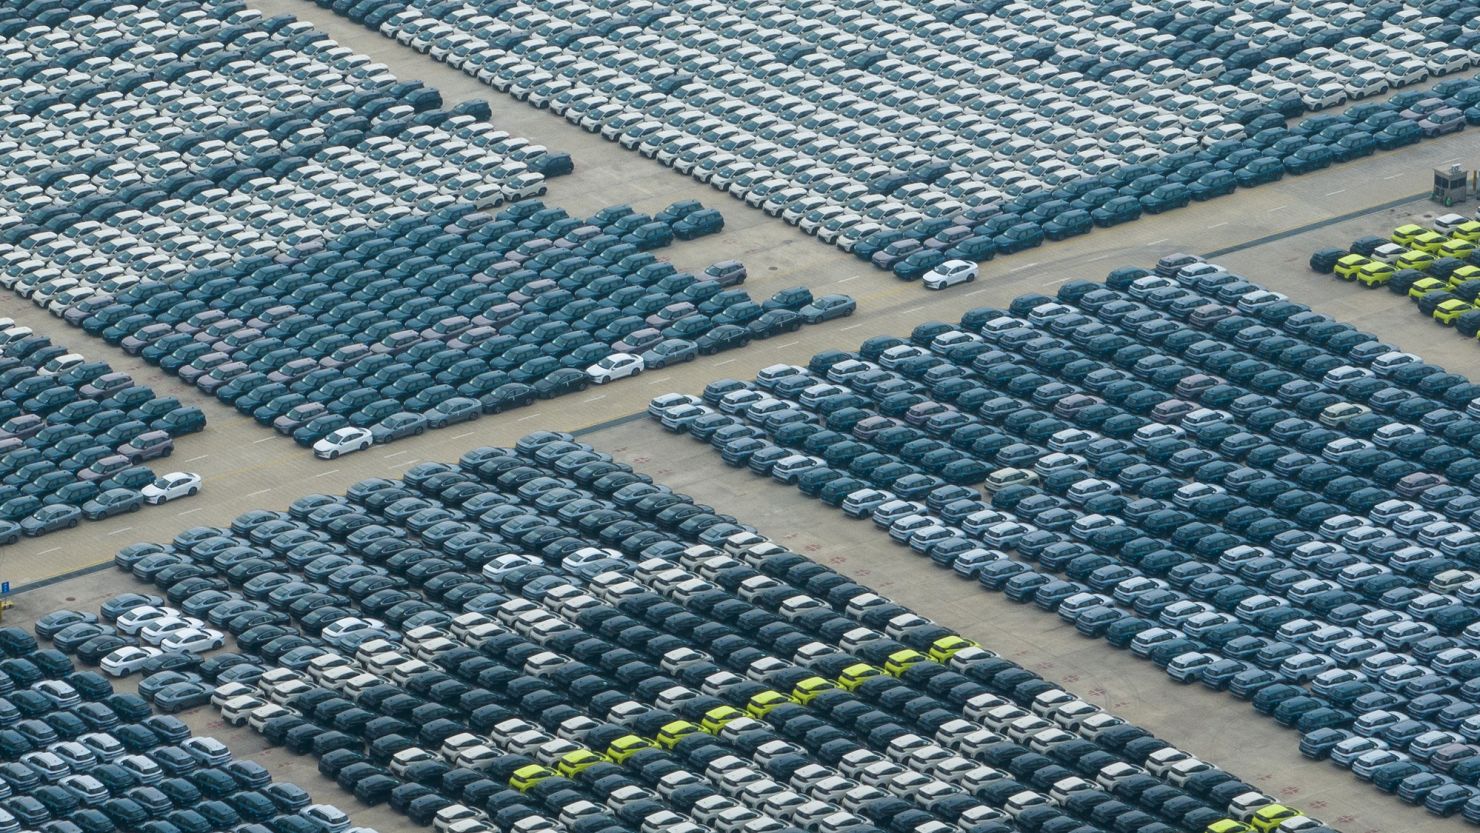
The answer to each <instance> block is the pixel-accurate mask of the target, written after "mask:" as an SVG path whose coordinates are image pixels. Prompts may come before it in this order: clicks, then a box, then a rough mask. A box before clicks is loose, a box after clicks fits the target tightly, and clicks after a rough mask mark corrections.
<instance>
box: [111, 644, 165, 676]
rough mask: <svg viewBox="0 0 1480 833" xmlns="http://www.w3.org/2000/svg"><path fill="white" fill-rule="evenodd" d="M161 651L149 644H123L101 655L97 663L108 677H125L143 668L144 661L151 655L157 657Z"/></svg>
mask: <svg viewBox="0 0 1480 833" xmlns="http://www.w3.org/2000/svg"><path fill="white" fill-rule="evenodd" d="M162 653H164V651H161V650H160V649H158V648H155V647H153V646H150V645H125V646H124V647H122V648H119V649H118V650H116V651H114V652H112V653H111V654H109V655H107V656H106V657H103V661H102V662H100V663H98V666H99V667H100V668H102V669H103V673H105V674H107V675H108V676H110V677H127V676H128V675H129V674H132V673H134V672H135V671H138V670H139V669H140V668H143V667H144V663H146V662H148V661H149V660H150V659H151V658H152V657H157V656H159V655H160V654H162Z"/></svg>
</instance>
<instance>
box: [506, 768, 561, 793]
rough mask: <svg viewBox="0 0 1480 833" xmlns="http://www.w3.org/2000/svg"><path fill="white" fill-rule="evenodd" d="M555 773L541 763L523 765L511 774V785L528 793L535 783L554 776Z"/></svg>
mask: <svg viewBox="0 0 1480 833" xmlns="http://www.w3.org/2000/svg"><path fill="white" fill-rule="evenodd" d="M554 774H555V773H553V772H551V771H550V770H548V769H545V768H544V767H542V766H540V765H539V764H530V765H529V766H522V767H519V768H518V769H516V770H514V774H513V775H510V776H509V786H510V787H513V788H514V789H516V790H518V791H519V792H522V793H527V792H529V791H530V789H532V788H533V787H534V785H535V784H538V783H539V782H541V781H543V780H545V779H546V778H549V777H551V776H553V775H554Z"/></svg>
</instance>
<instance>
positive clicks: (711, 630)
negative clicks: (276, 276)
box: [117, 432, 1329, 833]
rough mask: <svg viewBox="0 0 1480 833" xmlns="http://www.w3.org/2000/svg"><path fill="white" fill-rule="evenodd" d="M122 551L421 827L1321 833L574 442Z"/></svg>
mask: <svg viewBox="0 0 1480 833" xmlns="http://www.w3.org/2000/svg"><path fill="white" fill-rule="evenodd" d="M696 538H697V539H699V540H701V541H708V542H709V543H708V544H694V543H693V542H694V541H695V539H696ZM248 551H250V552H251V553H252V555H250V556H248V555H247V552H248ZM164 562H169V563H168V565H167V566H165V567H163V568H162V569H163V570H165V571H169V570H173V571H175V572H173V573H166V572H156V570H159V569H161V568H160V567H159V565H160V564H162V563H164ZM117 563H118V564H119V566H120V567H122V568H123V569H126V570H129V571H131V572H133V573H134V574H135V575H136V576H141V577H145V578H146V579H147V578H149V577H151V576H152V579H153V581H154V582H155V584H156V585H157V586H159V587H160V588H162V589H163V590H164V592H165V595H166V596H167V597H168V599H169V600H170V602H171V603H172V604H176V605H178V606H179V608H180V609H181V610H182V611H183V612H185V613H187V614H189V615H204V616H205V617H206V618H207V619H208V620H209V621H211V622H215V623H221V624H222V626H223V627H224V628H226V629H228V630H231V631H232V632H233V633H235V635H236V643H235V646H236V648H237V649H238V651H239V652H240V653H224V654H219V655H217V656H213V657H211V658H209V659H207V660H205V662H204V663H203V664H202V666H201V668H200V671H201V673H202V675H203V676H204V677H206V678H207V679H212V680H215V681H221V680H222V678H223V676H225V675H227V674H232V673H233V672H234V671H235V669H239V668H240V669H247V673H246V674H245V675H243V676H241V677H234V678H233V679H231V680H229V681H228V682H226V684H224V685H221V686H220V687H219V688H218V689H217V691H216V699H217V702H218V705H219V707H220V708H221V711H222V715H223V718H224V719H226V720H227V721H229V722H232V723H238V724H241V723H245V724H247V725H251V726H252V727H253V728H255V729H257V730H259V731H261V732H262V733H263V735H264V737H266V738H267V739H268V740H269V741H270V742H272V743H276V744H281V745H284V746H286V747H288V748H289V749H292V750H294V751H298V752H311V753H313V754H316V755H317V756H318V757H319V766H320V770H321V771H323V772H325V774H327V775H329V776H330V777H333V778H335V779H336V780H337V781H338V782H339V783H340V784H341V786H343V787H345V788H346V789H349V790H351V791H352V792H354V794H355V795H356V796H357V797H358V798H359V799H360V800H361V801H364V802H367V803H379V802H382V801H386V802H389V803H390V804H391V806H392V807H393V808H395V809H397V810H400V811H403V812H405V813H407V814H408V815H409V816H410V817H411V818H412V819H413V821H415V822H417V823H422V824H433V825H435V826H436V827H437V829H439V830H455V831H459V832H460V833H477V831H484V830H488V829H491V828H493V827H496V828H498V829H500V830H514V829H527V828H542V827H548V826H550V825H551V824H552V823H553V824H561V825H564V826H566V827H580V828H582V829H589V830H614V831H615V830H633V831H636V830H678V829H680V828H682V829H685V830H700V829H705V828H709V829H717V830H724V831H734V832H735V833H738V831H742V830H757V831H764V830H778V831H779V830H795V829H804V830H808V831H814V833H816V832H817V831H824V830H827V831H831V830H840V831H841V830H855V831H857V833H866V831H868V830H875V829H878V830H886V829H887V830H891V831H900V833H907V831H914V830H924V829H926V828H929V829H930V830H937V831H946V830H949V829H952V828H959V829H961V830H973V831H1007V830H1010V829H1016V828H1015V827H1014V825H1016V826H1017V827H1031V829H1053V830H1057V829H1060V828H1062V829H1064V830H1069V829H1076V830H1077V829H1084V828H1085V827H1086V826H1088V827H1087V829H1091V830H1093V829H1105V830H1111V829H1113V830H1118V831H1125V833H1130V831H1156V830H1173V829H1198V830H1202V829H1204V828H1206V827H1208V826H1209V825H1217V827H1216V828H1215V829H1217V830H1220V831H1221V830H1236V829H1242V828H1240V827H1238V826H1237V823H1236V822H1235V821H1234V820H1233V819H1229V818H1225V817H1226V816H1228V815H1229V814H1230V813H1233V812H1237V813H1239V814H1240V815H1241V816H1242V817H1245V818H1248V819H1249V820H1250V823H1251V824H1254V825H1257V829H1259V830H1262V831H1266V830H1276V829H1281V830H1298V829H1308V830H1317V831H1319V830H1328V829H1329V828H1325V827H1323V826H1320V825H1319V824H1318V823H1316V822H1313V821H1311V820H1308V819H1306V820H1303V821H1302V820H1300V819H1299V818H1297V817H1298V813H1297V812H1296V811H1294V810H1291V809H1289V808H1283V807H1278V808H1277V807H1274V805H1273V804H1272V800H1259V799H1258V798H1257V796H1256V795H1249V794H1250V793H1255V792H1256V791H1254V790H1253V788H1252V787H1250V786H1249V785H1247V784H1245V783H1243V782H1240V781H1238V780H1237V779H1235V778H1233V777H1232V776H1230V775H1229V774H1227V773H1225V772H1222V771H1221V770H1217V769H1216V768H1215V767H1211V766H1209V765H1206V764H1204V765H1203V766H1202V767H1201V768H1200V769H1199V770H1198V771H1197V772H1196V773H1194V774H1191V775H1190V776H1189V777H1188V779H1187V780H1185V781H1184V782H1183V786H1182V787H1176V788H1172V791H1171V792H1167V790H1165V789H1160V788H1161V787H1166V786H1168V785H1167V784H1165V783H1163V782H1162V780H1161V779H1159V778H1158V777H1156V776H1153V775H1151V774H1149V773H1148V772H1147V770H1146V769H1145V768H1143V767H1142V766H1140V764H1141V763H1146V762H1148V760H1149V758H1150V756H1152V755H1153V754H1154V753H1156V752H1157V751H1158V750H1163V749H1167V748H1168V747H1167V745H1166V743H1165V742H1164V741H1160V740H1157V739H1155V738H1152V737H1150V736H1149V735H1147V734H1146V733H1145V732H1144V731H1143V730H1141V729H1138V728H1136V727H1132V726H1130V725H1128V724H1125V723H1124V722H1123V721H1121V720H1120V719H1119V718H1115V717H1113V716H1111V715H1108V714H1104V713H1098V710H1096V709H1094V708H1093V707H1090V706H1088V704H1085V703H1082V702H1081V701H1078V700H1077V699H1076V698H1073V697H1072V696H1069V695H1066V694H1064V693H1063V692H1062V690H1061V689H1059V688H1058V687H1057V686H1055V685H1053V684H1052V683H1048V682H1045V681H1043V680H1042V679H1041V678H1039V677H1037V675H1034V674H1032V673H1031V672H1028V671H1026V670H1024V669H1021V668H1019V667H1017V666H1016V665H1015V664H1013V663H1011V662H1008V661H1006V660H1002V659H1000V658H997V657H996V656H995V655H993V654H992V653H991V652H989V651H986V650H984V649H981V648H979V647H977V646H975V644H974V643H972V642H970V641H969V640H966V639H963V638H962V637H960V636H958V635H956V634H954V633H952V632H950V631H949V630H947V629H945V628H942V627H939V626H937V625H934V624H933V623H930V622H929V621H928V620H926V619H923V618H922V617H919V616H916V615H914V614H912V613H910V612H909V611H907V610H906V609H904V608H902V607H901V606H899V605H897V604H894V603H892V602H889V601H888V600H886V599H883V598H882V597H879V596H878V595H876V594H873V593H871V592H869V591H868V590H867V588H864V587H862V586H861V585H858V584H856V583H853V582H851V581H849V580H848V579H846V578H845V577H843V576H841V575H838V574H837V573H835V572H833V571H832V570H829V569H828V568H826V567H823V566H822V565H820V564H817V563H815V562H813V561H811V560H809V559H807V558H804V557H802V556H800V555H797V554H795V553H790V552H786V551H785V550H783V549H782V548H780V547H778V546H775V545H774V544H772V543H770V542H768V541H766V540H765V539H764V538H762V537H760V536H757V535H755V534H754V533H752V532H749V531H747V529H746V528H745V527H744V526H743V525H740V524H738V523H737V522H735V521H734V519H732V518H729V517H728V516H724V515H721V514H719V513H718V512H716V511H715V510H712V509H710V508H709V507H705V506H700V505H696V504H694V503H693V502H692V500H691V499H690V498H688V497H686V496H684V495H681V494H677V493H675V492H673V491H672V490H671V489H668V488H667V487H664V486H662V485H660V484H655V483H652V482H651V481H650V479H649V478H647V477H646V476H644V475H641V474H639V473H636V472H633V471H632V470H631V469H630V468H629V467H627V466H625V465H623V464H620V463H617V462H615V461H613V460H612V459H611V457H610V456H609V455H606V454H603V453H601V452H597V451H595V450H593V449H591V448H590V447H589V446H586V445H583V444H580V443H577V442H574V441H573V440H572V439H571V438H570V436H569V435H561V434H552V433H549V432H539V433H536V434H532V435H529V436H527V437H525V438H524V439H522V440H520V442H519V443H518V444H517V445H516V447H515V448H513V449H498V448H480V449H475V450H473V451H471V452H469V453H468V454H466V455H464V457H463V458H462V459H461V461H460V462H459V465H457V466H447V465H442V464H421V465H418V466H414V467H412V468H411V469H410V470H408V471H407V472H406V474H405V475H404V476H403V477H402V479H401V480H394V481H393V480H384V479H378V478H377V479H372V480H368V481H363V482H361V483H359V484H356V485H355V486H354V487H352V488H351V489H350V490H349V492H348V493H347V494H346V495H345V496H342V497H336V496H327V495H310V496H307V497H305V498H302V499H300V500H298V501H295V502H294V503H293V504H292V505H291V506H290V507H289V508H288V510H287V511H286V512H266V511H259V512H252V513H248V514H246V515H243V516H241V517H239V518H238V519H237V520H236V521H234V522H233V524H232V525H231V527H230V528H221V529H216V528H198V529H193V530H188V531H186V532H185V533H182V534H181V535H180V536H178V537H177V538H176V539H175V540H174V541H173V542H171V543H170V544H168V545H136V546H134V547H130V548H127V549H125V550H124V551H123V552H121V553H120V554H119V556H118V558H117ZM264 568H266V569H265V570H264ZM192 572H193V573H194V574H193V575H192V574H191V573H192ZM273 621H277V622H282V624H272V622H273ZM228 662H229V663H230V664H229V666H228ZM207 666H209V668H207ZM268 666H272V667H268ZM264 668H266V670H264ZM222 669H225V670H224V671H223V670H222ZM248 683H250V685H248ZM1071 704H1072V708H1071ZM1086 707H1088V708H1089V709H1090V711H1089V712H1087V711H1085V709H1086ZM1030 709H1031V710H1030ZM1090 712H1095V713H1097V714H1098V716H1095V714H1091V713H1090ZM1076 715H1077V716H1076ZM989 726H990V727H993V728H988V727H989ZM1163 754H1164V755H1165V754H1166V753H1163ZM1151 765H1153V766H1154V764H1151ZM1235 798H1238V799H1240V800H1239V801H1236V802H1235V801H1233V799H1235ZM1230 802H1232V803H1230ZM1230 806H1232V807H1235V808H1236V810H1230V809H1228V808H1229V807H1230ZM695 824H699V825H703V827H695V826H693V825H695ZM1282 824H1283V825H1285V826H1284V827H1280V825H1282ZM1228 825H1234V826H1233V827H1229V826H1228Z"/></svg>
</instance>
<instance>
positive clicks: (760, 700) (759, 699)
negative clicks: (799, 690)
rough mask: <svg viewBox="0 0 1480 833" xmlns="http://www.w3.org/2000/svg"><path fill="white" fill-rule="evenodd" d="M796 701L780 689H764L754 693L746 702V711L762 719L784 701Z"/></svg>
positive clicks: (757, 718)
mask: <svg viewBox="0 0 1480 833" xmlns="http://www.w3.org/2000/svg"><path fill="white" fill-rule="evenodd" d="M791 702H794V701H793V700H792V699H791V698H790V697H787V696H786V695H785V694H782V693H781V692H779V691H762V692H758V693H756V694H752V695H751V696H750V699H749V700H747V701H746V703H745V713H746V714H748V715H750V716H751V717H753V718H755V719H756V720H760V719H762V718H764V717H765V716H766V715H768V714H770V713H771V710H772V709H774V708H776V707H777V706H779V705H781V704H782V703H791Z"/></svg>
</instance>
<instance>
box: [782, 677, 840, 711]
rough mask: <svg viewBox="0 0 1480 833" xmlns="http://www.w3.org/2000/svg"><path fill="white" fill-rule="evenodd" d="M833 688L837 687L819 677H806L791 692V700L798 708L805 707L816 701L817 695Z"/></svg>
mask: <svg viewBox="0 0 1480 833" xmlns="http://www.w3.org/2000/svg"><path fill="white" fill-rule="evenodd" d="M834 688H837V686H836V685H834V684H833V683H831V682H829V681H827V680H824V679H823V678H821V677H808V678H807V679H805V680H802V681H801V682H799V683H797V684H796V687H795V688H793V689H792V690H791V700H792V702H793V703H796V704H797V705H799V706H805V705H807V704H808V703H810V702H812V701H813V700H816V699H817V695H819V694H821V693H822V692H824V691H827V690H829V689H834Z"/></svg>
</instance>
